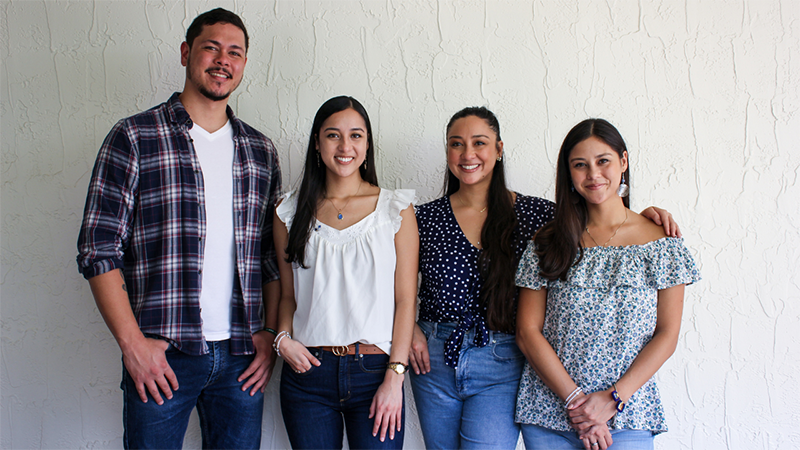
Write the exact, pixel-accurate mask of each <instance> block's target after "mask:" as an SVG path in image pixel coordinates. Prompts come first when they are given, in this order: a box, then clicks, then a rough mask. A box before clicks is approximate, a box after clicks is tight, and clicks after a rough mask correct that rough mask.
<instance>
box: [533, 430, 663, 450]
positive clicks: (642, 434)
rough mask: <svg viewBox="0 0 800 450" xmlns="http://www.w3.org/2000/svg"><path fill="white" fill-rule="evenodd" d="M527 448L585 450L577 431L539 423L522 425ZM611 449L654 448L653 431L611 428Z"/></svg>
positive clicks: (539, 449) (649, 449) (650, 449)
mask: <svg viewBox="0 0 800 450" xmlns="http://www.w3.org/2000/svg"><path fill="white" fill-rule="evenodd" d="M522 439H524V440H525V448H526V449H527V450H573V449H576V450H577V449H580V450H584V446H583V441H581V440H580V439H578V433H577V432H575V431H556V430H551V429H549V428H544V427H540V426H538V425H528V424H523V425H522ZM611 439H612V440H613V441H614V443H613V444H611V447H608V448H609V450H653V433H652V432H650V431H644V430H611Z"/></svg>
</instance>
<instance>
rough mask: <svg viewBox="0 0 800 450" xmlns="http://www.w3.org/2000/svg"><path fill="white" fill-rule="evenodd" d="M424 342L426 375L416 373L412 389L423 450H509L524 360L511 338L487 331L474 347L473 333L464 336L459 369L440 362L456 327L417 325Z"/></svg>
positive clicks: (513, 441) (514, 441) (512, 445)
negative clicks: (481, 343)
mask: <svg viewBox="0 0 800 450" xmlns="http://www.w3.org/2000/svg"><path fill="white" fill-rule="evenodd" d="M419 326H420V328H421V329H422V332H423V333H424V334H425V337H427V338H428V352H429V353H430V359H431V371H430V372H429V373H427V374H425V375H415V374H414V372H413V371H411V387H412V389H413V391H414V399H415V400H416V404H417V412H418V414H419V420H420V426H421V428H422V436H423V438H424V439H425V446H426V447H427V448H428V449H455V448H461V449H470V448H481V449H506V450H507V449H514V448H515V447H516V446H517V441H518V440H519V424H517V423H515V422H514V410H515V407H516V402H517V389H518V388H519V380H520V377H521V376H522V367H523V365H524V363H525V357H524V356H523V355H522V352H521V351H520V350H519V348H518V347H517V344H516V341H515V338H514V336H513V335H509V334H505V333H494V332H490V335H489V344H488V345H486V346H485V347H476V346H475V344H473V342H472V341H473V339H474V338H475V331H474V330H470V331H469V332H467V333H466V334H465V336H464V342H463V344H462V346H461V352H460V355H459V362H458V367H457V368H456V369H453V368H450V367H448V366H446V365H445V363H444V342H445V341H446V340H447V338H448V337H450V334H451V333H452V332H453V330H454V329H455V327H456V325H455V324H452V323H431V322H420V323H419Z"/></svg>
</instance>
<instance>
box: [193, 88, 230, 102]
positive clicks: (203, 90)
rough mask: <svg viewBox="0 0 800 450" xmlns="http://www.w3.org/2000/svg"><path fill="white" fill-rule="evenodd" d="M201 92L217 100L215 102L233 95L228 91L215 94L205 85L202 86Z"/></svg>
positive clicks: (210, 98) (208, 97)
mask: <svg viewBox="0 0 800 450" xmlns="http://www.w3.org/2000/svg"><path fill="white" fill-rule="evenodd" d="M200 93H201V94H203V95H205V96H206V98H207V99H209V100H212V101H215V102H219V101H222V100H225V99H226V98H228V97H230V95H231V93H230V92H227V93H225V94H222V95H217V94H215V93H213V92H210V91H209V90H208V89H206V88H205V87H204V86H201V87H200Z"/></svg>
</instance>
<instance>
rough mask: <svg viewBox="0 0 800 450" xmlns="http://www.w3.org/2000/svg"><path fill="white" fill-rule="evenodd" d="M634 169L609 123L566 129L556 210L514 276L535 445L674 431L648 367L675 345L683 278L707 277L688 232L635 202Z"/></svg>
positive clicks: (525, 410) (649, 442)
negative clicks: (669, 226) (674, 231)
mask: <svg viewBox="0 0 800 450" xmlns="http://www.w3.org/2000/svg"><path fill="white" fill-rule="evenodd" d="M629 178H630V176H629V170H628V152H627V149H626V147H625V142H624V141H623V139H622V136H620V134H619V132H618V131H617V130H616V128H614V126H613V125H611V124H610V123H608V122H606V121H605V120H602V119H589V120H585V121H583V122H581V123H579V124H578V125H576V126H575V127H574V128H573V129H572V130H571V131H570V132H569V134H567V137H566V138H565V139H564V143H563V145H562V146H561V151H560V153H559V156H558V167H557V175H556V205H557V206H556V211H555V219H554V220H553V222H551V223H550V224H548V225H546V226H545V227H543V228H542V229H541V230H540V232H539V233H538V234H537V235H536V237H534V240H533V241H532V242H531V243H530V244H529V245H528V249H527V250H526V251H525V254H524V255H523V257H522V260H521V261H520V265H519V269H518V271H517V278H516V280H517V285H518V286H519V287H520V288H521V289H520V294H519V307H518V315H517V343H518V344H519V346H520V349H521V350H522V352H523V353H524V354H525V356H526V357H527V360H528V363H527V364H526V366H525V369H524V372H523V376H522V380H521V382H520V388H519V395H518V398H517V410H516V420H517V422H520V423H522V434H523V438H524V440H525V446H526V448H527V449H528V450H535V449H548V450H549V449H562V448H563V449H568V448H569V449H573V448H585V449H586V450H596V449H598V448H600V449H606V448H608V447H609V446H611V444H612V443H615V445H614V446H613V449H614V450H623V449H652V448H653V436H654V435H655V434H658V433H661V432H664V431H666V430H667V428H666V424H665V422H664V411H663V407H662V405H661V399H660V396H659V392H658V388H657V386H656V384H655V381H654V380H653V375H654V374H655V373H656V371H657V370H658V369H659V368H660V367H661V365H662V364H663V363H664V362H665V361H666V360H667V358H669V357H670V355H672V353H673V352H674V351H675V346H676V344H677V341H678V334H679V331H680V323H681V314H682V310H683V290H684V285H686V284H691V283H693V282H695V281H697V280H699V279H700V277H699V273H698V271H697V269H696V267H695V263H694V260H693V259H692V256H691V254H690V253H689V251H688V250H687V249H686V247H684V245H683V240H682V239H680V238H672V237H667V236H666V235H665V234H664V231H663V229H662V228H661V227H659V226H657V225H655V224H653V223H652V222H651V221H650V220H647V219H646V218H644V217H642V216H641V215H639V214H636V213H634V212H632V211H630V210H629V209H628V199H627V195H628V191H629V189H628V187H627V185H626V184H625V180H626V179H629ZM576 431H577V433H576Z"/></svg>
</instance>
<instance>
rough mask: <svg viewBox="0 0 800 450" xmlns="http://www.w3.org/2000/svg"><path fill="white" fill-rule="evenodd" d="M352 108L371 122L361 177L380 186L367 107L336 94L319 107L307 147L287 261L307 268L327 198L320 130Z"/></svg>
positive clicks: (359, 170)
mask: <svg viewBox="0 0 800 450" xmlns="http://www.w3.org/2000/svg"><path fill="white" fill-rule="evenodd" d="M346 109H352V110H354V111H356V112H357V113H358V114H360V115H361V117H362V118H363V119H364V123H365V124H366V125H367V160H366V167H364V164H361V165H360V166H359V167H358V172H359V173H360V174H361V178H362V179H363V180H364V181H366V182H367V183H369V184H371V185H373V186H377V185H378V176H377V174H376V173H375V145H374V144H373V141H372V124H371V123H370V121H369V115H367V110H366V109H364V106H363V105H361V103H359V102H358V100H356V99H354V98H353V97H347V96H344V95H343V96H339V97H334V98H332V99H330V100H328V101H326V102H325V103H323V104H322V106H320V107H319V110H317V115H316V116H314V124H313V125H312V126H311V136H310V137H309V138H308V149H307V150H306V164H305V167H304V168H303V179H302V181H301V182H300V189H299V192H298V193H297V209H296V211H295V214H294V220H293V221H292V229H291V230H289V242H288V243H287V245H286V261H287V262H290V263H297V264H299V265H300V267H303V268H305V267H306V265H305V254H306V243H308V236H309V233H311V227H312V226H313V219H314V218H315V217H316V213H317V207H318V206H319V204H320V202H322V201H323V199H324V197H325V177H326V173H327V171H326V167H325V165H324V164H320V162H319V159H318V156H317V154H316V153H317V140H318V139H319V130H320V129H321V128H322V124H323V122H325V121H326V120H327V119H328V117H330V116H332V115H334V114H336V113H338V112H341V111H344V110H346Z"/></svg>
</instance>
